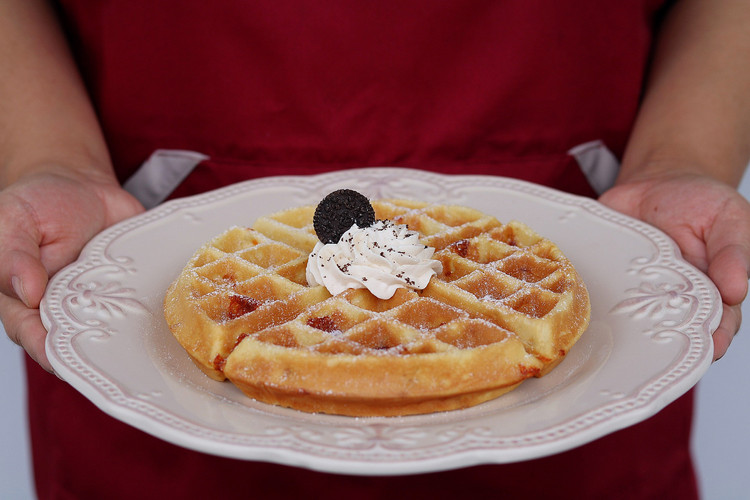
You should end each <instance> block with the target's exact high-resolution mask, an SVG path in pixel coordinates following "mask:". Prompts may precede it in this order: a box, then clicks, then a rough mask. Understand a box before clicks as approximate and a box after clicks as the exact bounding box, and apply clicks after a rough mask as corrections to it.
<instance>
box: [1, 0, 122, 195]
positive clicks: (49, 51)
mask: <svg viewBox="0 0 750 500" xmlns="http://www.w3.org/2000/svg"><path fill="white" fill-rule="evenodd" d="M0 75H3V76H2V78H0V189H2V188H3V187H6V186H8V185H9V184H11V183H12V182H14V181H16V180H18V179H19V178H21V177H23V176H25V175H28V174H31V173H36V172H41V171H50V170H54V171H57V172H79V173H82V174H84V175H86V176H88V177H94V178H97V179H98V180H102V179H103V180H108V179H112V180H113V179H114V175H113V173H112V167H111V163H110V160H109V155H108V152H107V148H106V144H105V141H104V139H103V136H102V133H101V130H100V128H99V125H98V121H97V118H96V116H95V113H94V111H93V109H92V106H91V103H90V101H89V98H88V95H87V93H86V90H85V87H84V85H83V83H82V81H81V78H80V76H79V74H78V71H77V68H76V65H75V64H74V62H73V59H72V57H71V55H70V53H69V50H68V46H67V42H66V40H65V38H64V36H63V35H62V32H61V29H60V26H59V25H58V22H57V19H56V18H55V16H54V14H53V12H52V10H51V8H50V7H49V5H47V2H46V1H44V0H3V1H2V2H0Z"/></svg>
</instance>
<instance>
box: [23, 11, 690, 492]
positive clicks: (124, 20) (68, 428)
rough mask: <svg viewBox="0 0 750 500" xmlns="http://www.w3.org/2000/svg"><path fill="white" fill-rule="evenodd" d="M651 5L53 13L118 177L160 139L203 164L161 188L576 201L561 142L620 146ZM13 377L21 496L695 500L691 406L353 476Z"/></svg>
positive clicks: (644, 53) (41, 376) (647, 39)
mask: <svg viewBox="0 0 750 500" xmlns="http://www.w3.org/2000/svg"><path fill="white" fill-rule="evenodd" d="M661 3H662V1H660V0H630V1H620V2H602V1H601V0H576V1H573V2H560V1H558V0H547V1H544V0H504V1H490V0H488V1H475V2H467V1H465V0H455V1H445V2H435V1H432V0H426V1H412V0H401V1H388V0H379V1H377V2H350V1H327V2H285V1H268V2H264V1H254V2H248V1H245V0H224V1H222V2H204V1H202V0H180V1H176V0H175V1H168V0H160V1H159V2H153V1H146V0H142V1H141V0H119V1H118V0H110V1H107V2H101V1H92V0H88V1H87V0H61V1H60V4H61V14H62V17H63V19H64V21H65V23H66V26H67V27H68V29H69V33H70V35H71V40H72V44H73V47H74V51H75V53H76V56H77V57H78V60H79V62H80V65H81V70H82V73H83V74H84V77H85V80H86V82H87V84H88V86H89V89H90V92H91V95H92V99H93V101H94V103H95V105H96V107H97V110H98V112H99V115H100V119H101V122H102V126H103V128H104V132H105V135H106V138H107V141H108V143H109V145H110V148H111V152H112V157H113V161H114V163H115V166H116V169H117V171H118V175H119V176H120V178H121V179H125V178H127V177H128V176H129V175H130V174H131V173H132V172H133V171H134V170H135V168H137V166H138V165H139V164H140V163H141V162H142V161H143V160H145V159H146V158H147V157H148V156H149V155H150V154H151V153H152V151H153V150H155V149H157V148H180V149H190V150H195V151H200V152H202V153H206V154H208V155H210V156H211V159H210V160H209V161H206V162H204V163H203V164H201V165H200V166H199V167H198V168H197V169H196V170H195V172H194V173H193V174H192V175H191V176H190V177H189V178H188V179H187V180H186V181H185V183H184V184H183V185H182V186H180V187H179V188H178V189H177V191H176V192H175V193H174V194H173V196H182V195H187V194H193V193H197V192H201V191H204V190H207V189H211V188H215V187H219V186H222V185H225V184H228V183H231V182H236V181H239V180H243V179H247V178H254V177H262V176H266V175H279V174H306V173H318V172H323V171H328V170H335V169H342V168H349V167H353V166H371V165H379V166H385V165H393V166H409V167H415V168H426V169H430V170H435V171H439V172H443V173H480V174H495V175H507V176H514V177H519V178H523V179H526V180H530V181H533V182H538V183H540V184H545V185H550V186H554V187H557V188H560V189H564V190H567V191H571V192H575V193H578V194H584V195H592V194H593V193H592V192H591V189H590V187H589V186H588V185H587V183H586V182H585V179H584V178H583V176H582V175H581V173H580V171H579V169H578V168H577V167H576V165H575V163H574V162H573V161H572V159H571V158H570V157H569V156H568V155H567V154H566V151H567V150H568V149H569V148H570V147H572V146H575V145H576V144H579V143H581V142H585V141H589V140H593V139H603V140H604V141H605V142H606V143H607V144H608V145H609V146H610V147H611V148H612V149H613V150H614V151H615V153H617V154H620V153H621V152H622V149H623V147H624V144H625V142H626V140H627V136H628V133H629V130H630V127H631V125H632V122H633V119H634V116H635V113H636V110H637V106H638V99H639V95H640V91H641V81H642V79H643V75H644V70H645V67H646V64H647V60H648V56H649V46H650V43H651V33H652V23H653V22H654V18H655V15H656V13H657V9H658V7H659V6H660V4H661ZM355 187H356V186H355ZM293 203H294V200H290V205H292V204H293ZM28 378H29V410H30V428H31V434H32V443H33V452H34V453H33V457H34V466H35V473H36V484H37V488H38V492H39V496H40V498H75V499H86V498H96V499H100V498H108V499H109V498H152V497H153V498H205V497H209V498H214V497H215V498H234V497H242V498H245V497H252V498H266V497H268V498H271V497H274V498H283V497H287V496H292V495H294V496H295V497H302V496H303V495H305V496H307V497H318V496H322V495H325V497H326V498H331V499H336V498H343V497H352V496H354V497H356V498H361V499H363V500H364V499H367V498H390V497H392V496H396V495H397V496H405V497H415V498H421V497H424V498H430V499H433V500H434V499H439V498H453V497H456V496H458V495H459V494H460V495H461V496H463V495H466V496H467V498H468V497H470V496H472V495H473V494H483V495H493V496H494V495H497V496H501V495H508V496H510V497H511V498H515V497H520V496H523V497H526V498H547V497H554V498H587V499H588V498H608V499H610V498H660V499H661V498H681V499H689V498H696V497H697V493H696V485H695V478H694V476H693V472H692V466H691V461H690V456H689V432H690V418H691V409H692V408H691V407H692V395H691V394H688V395H687V396H685V397H683V398H682V399H680V400H679V401H677V402H676V403H674V404H672V405H671V406H670V407H668V408H667V409H665V410H664V411H663V412H661V413H660V414H658V415H657V416H655V417H653V418H651V419H649V420H648V421H646V422H644V423H642V424H639V425H636V426H633V427H631V428H628V429H626V430H623V431H620V432H617V433H614V434H612V435H610V436H607V437H605V438H602V439H600V440H598V441H596V442H594V443H591V444H589V445H586V446H583V447H580V448H578V449H575V450H572V451H570V452H566V453H562V454H559V455H556V456H553V457H548V458H544V459H540V460H534V461H531V462H524V463H519V464H510V465H503V466H496V465H492V466H481V467H472V468H468V469H463V470H457V471H450V472H444V473H436V474H427V475H417V476H406V477H395V478H363V477H351V476H337V475H332V474H322V473H316V472H310V471H306V470H301V469H292V468H288V467H282V466H278V465H271V464H262V463H253V462H242V461H235V460H229V459H223V458H217V457H212V456H208V455H204V454H201V453H196V452H192V451H188V450H183V449H180V448H177V447H175V446H172V445H170V444H168V443H165V442H163V441H160V440H158V439H155V438H153V437H151V436H149V435H146V434H145V433H143V432H140V431H138V430H135V429H133V428H131V427H129V426H127V425H125V424H122V423H120V422H118V421H116V420H114V419H112V418H110V417H108V416H106V415H105V414H103V413H102V412H101V411H99V410H98V409H96V408H95V407H94V406H93V405H92V404H90V403H89V402H88V401H87V400H85V398H83V397H82V396H81V395H79V394H78V393H77V392H76V391H74V390H73V389H71V388H70V387H69V386H67V385H66V384H65V383H63V382H61V381H59V380H58V379H56V378H55V377H53V376H49V375H47V374H45V373H44V372H42V371H41V370H40V369H39V368H38V367H36V366H34V365H33V363H29V367H28Z"/></svg>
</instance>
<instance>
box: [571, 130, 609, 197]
mask: <svg viewBox="0 0 750 500" xmlns="http://www.w3.org/2000/svg"><path fill="white" fill-rule="evenodd" d="M568 154H569V155H571V156H573V157H574V158H575V159H576V161H577V162H578V166H579V167H581V171H582V172H583V175H585V176H586V179H588V181H589V184H591V187H592V188H593V189H594V191H596V193H597V194H602V193H603V192H604V191H606V190H607V189H609V188H611V187H612V186H613V185H614V183H615V179H616V178H617V173H618V171H619V170H620V162H619V161H618V160H617V157H616V156H615V155H614V153H612V151H610V150H609V148H607V146H606V145H605V144H604V143H603V142H602V141H591V142H585V143H583V144H579V145H578V146H575V147H574V148H571V149H570V150H568Z"/></svg>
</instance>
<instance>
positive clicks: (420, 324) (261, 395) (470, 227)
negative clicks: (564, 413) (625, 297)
mask: <svg viewBox="0 0 750 500" xmlns="http://www.w3.org/2000/svg"><path fill="white" fill-rule="evenodd" d="M372 204H373V207H374V209H375V214H376V217H377V218H378V219H391V220H393V221H394V222H396V223H399V224H406V225H408V227H409V229H411V230H413V231H417V232H418V233H419V234H420V239H421V241H422V242H423V243H424V244H425V245H428V246H431V247H434V248H435V249H436V252H435V255H434V258H435V259H438V260H440V261H441V263H442V265H443V271H442V273H440V274H438V275H437V276H434V277H433V278H432V280H431V281H430V283H429V285H428V286H427V287H426V288H425V289H424V290H421V291H415V290H407V289H401V290H399V291H397V293H396V294H395V295H394V296H393V297H392V298H390V299H387V300H383V299H378V298H376V297H375V296H373V295H372V294H371V293H370V292H369V291H367V290H365V289H350V290H347V291H345V292H343V293H340V294H338V295H335V296H331V294H330V293H328V291H327V290H326V289H325V288H324V287H322V286H314V287H310V286H308V285H307V282H306V278H305V268H306V265H307V259H308V255H309V253H310V251H311V250H312V249H313V247H314V246H315V244H316V242H317V241H318V239H317V237H316V235H315V231H314V229H313V225H312V220H313V213H314V211H315V207H314V206H306V207H300V208H294V209H290V210H286V211H283V212H280V213H277V214H273V215H270V216H266V217H261V218H260V219H258V220H257V221H256V222H255V224H254V225H253V227H252V228H241V227H234V228H231V229H229V230H228V231H226V232H225V233H223V234H221V235H219V236H217V237H216V238H215V239H213V240H212V241H210V242H209V243H207V244H206V245H205V246H203V247H202V248H201V249H199V250H198V252H196V254H195V255H194V256H193V257H192V258H191V259H190V261H189V262H188V263H187V266H186V267H185V269H184V270H183V271H182V273H181V274H180V275H179V277H178V278H177V280H176V281H175V282H174V283H173V284H172V285H171V286H170V287H169V290H168V291H167V294H166V297H165V302H164V312H165V317H166V320H167V323H168V325H169V328H170V330H171V331H172V333H173V334H174V336H175V337H176V338H177V340H178V341H179V342H180V344H181V345H182V346H183V347H184V348H185V350H186V351H187V352H188V353H189V354H190V356H191V357H192V359H193V360H194V361H195V363H196V364H197V365H198V367H200V368H201V369H202V370H203V371H204V372H205V373H206V374H207V375H209V376H210V377H212V378H214V379H216V380H224V379H229V380H230V381H231V382H233V383H234V384H235V385H237V386H238V387H239V388H240V389H241V390H242V391H243V392H244V393H245V394H247V395H248V396H250V397H251V398H254V399H257V400H259V401H262V402H266V403H271V404H276V405H281V406H287V407H291V408H295V409H298V410H303V411H307V412H324V413H334V414H343V415H353V416H390V415H407V414H416V413H429V412H435V411H444V410H453V409H458V408H465V407H469V406H472V405H476V404H479V403H481V402H484V401H487V400H489V399H493V398H496V397H498V396H499V395H501V394H503V393H505V392H508V391H509V390H511V389H513V388H515V387H516V386H517V385H518V384H520V383H521V382H522V381H524V380H525V379H527V378H529V377H532V376H541V375H543V374H545V373H546V372H547V371H548V370H550V369H551V368H552V367H554V366H555V365H556V364H557V363H558V362H559V361H560V360H561V359H562V358H563V357H564V356H565V354H566V353H567V352H568V350H569V349H570V348H571V346H572V345H573V344H574V343H575V342H576V340H578V338H579V337H580V335H581V334H582V333H583V331H584V330H585V329H586V327H587V325H588V321H589V315H590V305H589V297H588V293H587V291H586V287H585V285H584V283H583V281H582V280H581V278H580V277H579V275H578V274H577V272H576V271H575V269H574V268H573V266H572V264H571V263H570V261H569V260H568V259H567V258H566V257H565V256H564V255H563V254H562V252H561V251H560V250H559V249H558V248H557V246H555V245H554V244H553V243H552V242H550V241H549V240H547V239H545V238H542V237H541V236H539V235H537V234H536V233H534V232H533V231H532V230H531V229H529V228H528V227H527V226H525V225H523V224H520V223H517V222H511V223H508V224H502V223H500V222H499V221H498V220H497V219H495V218H494V217H490V216H488V215H486V214H483V213H482V212H479V211H477V210H473V209H469V208H466V207H459V206H448V205H431V204H427V203H421V202H413V201H405V200H380V201H374V202H373V203H372Z"/></svg>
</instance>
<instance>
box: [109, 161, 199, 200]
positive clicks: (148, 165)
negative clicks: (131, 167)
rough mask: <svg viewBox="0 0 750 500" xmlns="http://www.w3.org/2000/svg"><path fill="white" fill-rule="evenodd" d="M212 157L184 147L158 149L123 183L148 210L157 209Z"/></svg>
mask: <svg viewBox="0 0 750 500" xmlns="http://www.w3.org/2000/svg"><path fill="white" fill-rule="evenodd" d="M208 158H209V157H208V156H206V155H204V154H201V153H196V152H195V151H185V150H180V149H157V150H156V151H154V152H153V154H152V155H151V156H150V157H149V158H148V159H147V160H146V161H145V162H144V163H143V164H142V165H141V166H140V168H138V170H136V172H135V173H134V174H133V175H132V176H131V177H130V178H129V179H128V180H127V181H125V184H123V188H124V189H125V190H126V191H127V192H129V193H130V194H132V195H133V196H135V197H136V199H137V200H138V201H140V202H141V203H142V204H143V206H144V207H146V209H149V208H154V207H155V206H157V205H158V204H159V203H161V202H162V201H164V200H166V199H167V197H168V196H169V194H170V193H171V192H172V191H174V190H175V188H177V186H179V185H180V183H181V182H182V181H183V180H185V178H186V177H187V176H188V175H189V174H190V172H192V171H193V169H194V168H195V167H196V166H197V165H198V164H199V163H200V162H202V161H204V160H207V159H208Z"/></svg>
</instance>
